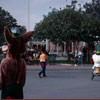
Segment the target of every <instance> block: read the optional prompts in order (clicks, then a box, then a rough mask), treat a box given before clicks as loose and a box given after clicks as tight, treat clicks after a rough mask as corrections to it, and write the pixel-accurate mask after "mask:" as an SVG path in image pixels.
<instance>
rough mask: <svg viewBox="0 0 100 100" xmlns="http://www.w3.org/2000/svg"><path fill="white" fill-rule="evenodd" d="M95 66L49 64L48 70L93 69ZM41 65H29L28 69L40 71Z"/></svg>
mask: <svg viewBox="0 0 100 100" xmlns="http://www.w3.org/2000/svg"><path fill="white" fill-rule="evenodd" d="M92 66H93V64H82V65H76V66H75V64H51V65H50V64H48V65H47V69H92ZM40 68H41V67H40V65H39V64H34V65H27V69H40Z"/></svg>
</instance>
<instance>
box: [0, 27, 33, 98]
mask: <svg viewBox="0 0 100 100" xmlns="http://www.w3.org/2000/svg"><path fill="white" fill-rule="evenodd" d="M33 33H34V31H30V32H26V33H25V34H24V35H22V36H20V37H13V36H12V35H11V34H10V31H9V29H8V28H7V27H5V28H4V36H5V39H6V41H7V43H8V50H7V57H6V58H4V59H3V60H2V62H1V65H0V89H1V99H23V87H24V85H25V79H26V64H25V61H24V59H22V58H21V54H23V53H24V52H25V50H26V48H25V44H26V43H27V42H28V41H29V39H30V37H31V36H32V35H33Z"/></svg>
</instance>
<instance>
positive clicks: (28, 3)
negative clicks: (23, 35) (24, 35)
mask: <svg viewBox="0 0 100 100" xmlns="http://www.w3.org/2000/svg"><path fill="white" fill-rule="evenodd" d="M29 30H30V0H28V31H29Z"/></svg>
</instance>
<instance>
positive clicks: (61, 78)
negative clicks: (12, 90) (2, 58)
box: [24, 64, 100, 99]
mask: <svg viewBox="0 0 100 100" xmlns="http://www.w3.org/2000/svg"><path fill="white" fill-rule="evenodd" d="M91 67H92V65H82V66H74V65H70V64H56V65H48V66H47V71H46V73H47V77H45V78H39V77H38V73H39V71H40V70H41V67H40V65H27V78H26V84H25V87H24V99H100V77H98V76H97V77H95V78H94V80H91V73H92V71H93V70H92V69H91Z"/></svg>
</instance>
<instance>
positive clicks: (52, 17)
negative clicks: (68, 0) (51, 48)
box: [34, 8, 100, 44]
mask: <svg viewBox="0 0 100 100" xmlns="http://www.w3.org/2000/svg"><path fill="white" fill-rule="evenodd" d="M99 26H100V19H98V18H95V17H94V16H91V15H88V14H87V13H86V12H83V11H75V10H74V9H72V8H70V9H68V8H64V9H62V10H61V9H60V10H57V9H53V10H52V11H51V12H49V13H48V15H47V16H44V19H43V20H42V21H41V22H39V23H38V24H36V26H35V32H36V34H35V35H34V38H36V39H39V40H45V39H46V38H47V39H50V40H51V41H52V42H54V43H57V42H59V43H62V42H63V41H65V42H67V44H68V43H69V44H70V42H71V41H85V42H88V43H89V42H93V41H98V40H99V39H100V38H98V37H100V28H99Z"/></svg>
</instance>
